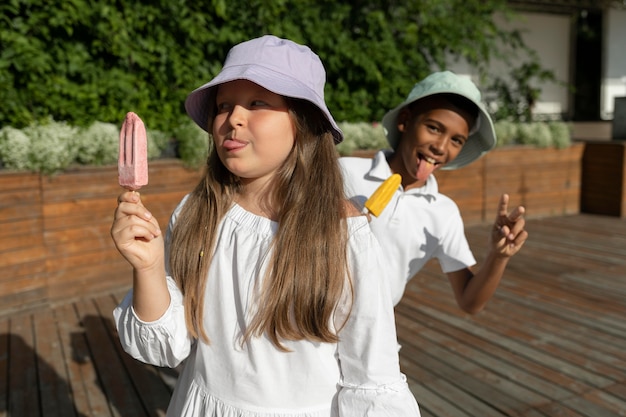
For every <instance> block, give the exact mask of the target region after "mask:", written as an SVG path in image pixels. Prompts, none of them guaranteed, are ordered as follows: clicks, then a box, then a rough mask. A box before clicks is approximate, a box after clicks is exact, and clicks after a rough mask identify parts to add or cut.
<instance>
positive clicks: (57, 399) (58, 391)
mask: <svg viewBox="0 0 626 417" xmlns="http://www.w3.org/2000/svg"><path fill="white" fill-rule="evenodd" d="M33 330H34V332H35V335H36V336H35V349H36V352H37V375H38V387H39V401H40V402H41V411H42V413H41V415H42V416H43V417H66V416H67V417H72V416H76V412H75V410H74V399H73V396H72V390H71V387H70V385H69V383H68V375H67V372H66V369H65V360H64V358H63V353H64V352H63V349H62V344H61V341H60V340H59V333H58V331H57V323H56V320H55V319H54V315H53V314H50V312H48V311H40V312H38V313H36V314H33Z"/></svg>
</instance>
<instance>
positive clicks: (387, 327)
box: [114, 200, 420, 417]
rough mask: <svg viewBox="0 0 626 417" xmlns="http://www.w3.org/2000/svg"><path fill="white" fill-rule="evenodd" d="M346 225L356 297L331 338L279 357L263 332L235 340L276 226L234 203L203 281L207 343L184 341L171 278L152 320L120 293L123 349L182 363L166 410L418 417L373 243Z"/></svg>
mask: <svg viewBox="0 0 626 417" xmlns="http://www.w3.org/2000/svg"><path fill="white" fill-rule="evenodd" d="M182 204H184V200H183V202H182V203H181V205H179V207H178V208H177V209H176V211H175V212H174V215H173V216H172V219H171V221H170V226H169V228H168V233H167V235H168V236H169V235H170V233H171V227H172V225H173V223H174V222H175V221H176V217H177V215H178V213H179V211H180V208H181V206H182ZM347 221H348V229H349V233H350V239H349V245H348V258H349V263H350V267H351V271H352V279H353V284H354V294H355V298H354V304H353V306H352V311H351V314H350V318H349V320H348V321H347V323H346V325H345V327H344V328H343V329H342V330H341V331H340V333H339V338H340V341H339V342H338V343H313V342H308V341H297V342H293V341H287V342H284V345H285V346H286V347H288V348H289V349H290V350H291V351H290V352H286V353H285V352H281V351H279V350H277V349H276V347H275V346H274V345H273V344H272V343H271V342H270V341H269V339H268V338H267V337H265V336H263V337H258V338H252V339H251V340H249V341H248V342H247V343H245V344H244V345H243V346H242V344H241V339H240V337H241V334H242V328H245V325H246V322H247V321H248V320H249V314H250V311H251V309H252V308H253V303H254V302H255V291H256V290H257V288H258V287H259V281H260V280H261V279H262V278H263V271H264V270H265V268H266V265H267V262H268V259H269V255H268V251H269V250H270V249H269V247H270V243H271V241H272V238H273V236H274V234H275V231H276V228H277V223H275V222H272V221H270V220H269V219H267V218H264V217H260V216H257V215H254V214H252V213H250V212H247V211H245V210H244V209H243V208H242V207H240V206H238V205H234V206H233V207H232V209H231V210H230V211H229V212H228V213H227V215H226V217H225V219H224V220H223V222H222V224H221V225H220V228H219V232H218V239H217V247H216V252H215V256H214V260H213V263H212V265H211V269H210V272H209V277H208V281H207V287H206V294H205V303H204V323H203V324H204V328H205V329H206V332H207V334H208V336H209V338H210V344H206V343H204V342H202V341H198V340H195V339H194V340H192V339H191V338H190V336H189V334H188V332H187V329H186V327H185V320H184V307H183V299H182V294H181V292H180V290H179V289H178V287H177V286H176V285H175V283H174V281H173V280H172V278H171V277H169V276H168V278H167V279H168V288H169V291H170V294H171V303H170V306H169V308H168V309H167V311H166V312H165V314H164V315H163V316H162V317H161V318H159V319H158V320H156V321H154V322H143V321H141V320H140V319H139V318H137V316H136V315H135V313H134V311H133V308H132V302H131V301H132V294H131V293H129V294H128V295H127V296H126V297H125V299H124V300H123V301H122V303H121V304H120V305H119V306H118V307H117V308H116V309H115V311H114V317H115V322H116V325H117V329H118V332H119V336H120V341H121V344H122V346H123V347H124V349H125V351H126V352H128V353H129V354H130V355H131V356H133V357H134V358H136V359H138V360H140V361H143V362H146V363H149V364H153V365H157V366H168V367H175V366H177V365H179V364H180V363H181V362H183V361H184V367H183V370H182V371H181V374H180V376H179V378H178V382H177V385H176V388H175V390H174V393H173V396H172V400H171V402H170V405H169V407H168V410H167V416H171V417H174V416H176V417H191V416H193V417H199V416H207V417H208V416H215V417H296V416H298V417H304V416H307V417H322V416H324V417H328V416H342V417H363V416H412V417H415V416H419V415H420V414H419V409H418V405H417V402H416V400H415V398H414V396H413V394H412V393H411V392H410V390H409V388H408V385H407V383H406V378H405V377H404V375H403V374H401V373H400V368H399V359H398V344H397V338H396V332H395V321H394V313H393V305H392V301H391V297H390V295H389V289H388V287H387V284H386V282H387V280H385V279H383V278H384V274H385V273H384V269H383V268H382V266H381V262H380V260H381V259H382V258H381V256H380V254H381V251H380V247H379V245H378V243H377V241H376V239H375V238H374V237H373V234H372V233H371V231H370V229H369V227H368V223H367V220H366V218H365V217H364V216H359V217H354V218H349V219H348V220H347ZM166 240H169V239H168V238H167V239H166ZM166 248H167V244H166ZM166 257H167V255H166ZM339 310H340V311H339V312H338V313H337V316H338V317H336V322H337V323H339V322H342V320H341V318H342V317H341V316H342V314H345V313H346V309H345V308H343V309H341V308H340V309H339ZM344 317H345V316H344Z"/></svg>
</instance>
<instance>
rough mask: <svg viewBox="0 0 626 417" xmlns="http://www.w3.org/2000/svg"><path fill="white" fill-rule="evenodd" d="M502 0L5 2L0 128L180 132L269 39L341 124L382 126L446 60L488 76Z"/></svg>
mask: <svg viewBox="0 0 626 417" xmlns="http://www.w3.org/2000/svg"><path fill="white" fill-rule="evenodd" d="M506 11H507V9H506V2H505V1H503V0H486V1H480V0H468V1H461V0H447V1H442V0H419V1H404V2H401V1H375V0H373V1H351V2H338V1H331V0H315V1H314V0H299V1H287V0H251V1H242V0H228V1H226V0H212V1H210V2H208V1H206V2H195V1H185V0H178V1H175V0H172V1H166V0H149V1H148V0H138V1H128V0H117V1H114V0H99V1H95V0H62V1H61V0H5V1H3V2H2V3H1V4H0V19H2V25H0V45H1V47H0V48H1V49H0V85H2V88H0V102H2V106H0V127H2V126H7V125H11V126H14V127H17V128H21V127H24V126H27V125H29V124H31V123H32V122H37V121H40V120H46V119H48V118H49V117H52V118H53V119H54V120H60V121H66V122H68V123H70V124H74V125H78V126H87V125H90V124H91V123H92V122H94V121H96V120H97V121H101V122H108V123H115V124H117V125H120V124H121V122H122V120H123V118H124V115H125V113H126V112H127V111H134V112H136V113H137V114H138V115H139V116H140V117H142V119H143V120H144V121H145V123H146V126H148V127H150V128H153V129H158V130H161V131H164V132H173V131H174V130H175V129H176V127H177V126H180V124H181V123H183V122H184V118H185V113H184V109H183V102H184V99H185V97H186V95H187V94H188V93H189V92H190V91H191V90H192V89H194V88H196V87H198V86H200V85H201V84H203V83H205V82H207V81H208V80H209V79H210V78H211V77H212V76H214V75H215V74H216V73H217V72H218V71H219V69H220V68H221V65H222V62H223V60H224V57H225V55H226V53H227V51H228V49H229V48H230V47H231V46H233V45H234V44H236V43H238V42H241V41H243V40H247V39H250V38H252V37H256V36H259V35H262V34H266V33H272V34H275V35H277V36H281V37H286V38H290V39H292V40H294V41H296V42H300V43H304V44H307V45H309V46H310V47H311V48H312V49H313V50H314V51H315V52H317V53H318V54H319V55H320V57H321V59H322V61H323V62H324V64H325V66H326V68H327V77H328V85H327V89H326V96H327V97H326V98H327V101H328V104H329V107H330V109H331V111H332V112H333V114H334V115H335V117H336V118H337V120H339V121H344V120H346V121H352V122H354V121H376V120H380V118H381V117H382V115H383V114H384V112H385V111H386V110H387V109H389V108H392V107H394V106H395V105H397V104H398V103H399V102H400V101H402V99H403V98H404V96H405V94H407V92H408V91H409V90H410V88H411V86H412V85H413V83H415V82H416V81H417V80H419V79H420V78H422V77H424V76H425V75H427V74H428V73H429V72H430V71H431V70H433V69H438V68H441V67H443V66H444V63H445V61H446V60H449V59H450V57H453V58H461V57H462V58H464V59H465V60H467V61H468V62H469V63H470V64H473V65H475V66H477V67H478V68H479V69H481V70H482V71H483V73H486V69H487V68H488V62H489V60H491V59H493V58H496V57H497V55H498V52H497V48H495V46H494V45H495V44H496V43H498V44H500V45H502V46H504V47H507V48H508V47H512V48H519V47H522V45H521V42H520V40H519V34H517V33H515V32H506V31H502V30H499V29H498V28H497V27H496V26H495V24H494V22H493V13H494V12H504V13H506Z"/></svg>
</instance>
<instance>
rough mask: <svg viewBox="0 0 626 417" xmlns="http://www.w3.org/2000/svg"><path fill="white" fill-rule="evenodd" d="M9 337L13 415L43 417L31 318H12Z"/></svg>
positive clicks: (10, 387) (24, 316) (22, 316)
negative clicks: (38, 397) (36, 399)
mask: <svg viewBox="0 0 626 417" xmlns="http://www.w3.org/2000/svg"><path fill="white" fill-rule="evenodd" d="M10 331H11V333H10V336H9V357H10V359H9V395H8V397H9V406H8V415H9V416H20V417H39V416H41V409H40V408H39V401H34V399H35V398H37V396H38V385H37V358H36V353H35V348H34V344H35V343H34V335H33V326H32V319H31V316H30V315H28V314H21V315H16V316H15V317H13V318H12V319H11V327H10Z"/></svg>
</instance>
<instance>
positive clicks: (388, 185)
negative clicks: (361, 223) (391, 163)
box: [365, 174, 402, 217]
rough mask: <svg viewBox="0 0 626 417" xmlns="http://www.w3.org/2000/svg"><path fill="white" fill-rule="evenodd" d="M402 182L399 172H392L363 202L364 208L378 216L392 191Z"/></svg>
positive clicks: (389, 198) (387, 202)
mask: <svg viewBox="0 0 626 417" xmlns="http://www.w3.org/2000/svg"><path fill="white" fill-rule="evenodd" d="M401 182H402V177H401V176H400V174H393V175H392V176H391V177H389V178H387V179H386V180H385V181H384V182H383V183H382V184H380V185H379V186H378V188H377V189H376V191H374V194H372V196H371V197H370V198H368V199H367V201H366V202H365V208H366V209H368V210H369V212H370V213H372V214H373V215H374V216H376V217H378V216H379V215H380V213H382V211H383V209H384V208H385V207H386V206H387V204H389V201H390V200H391V197H392V196H393V193H395V192H396V190H397V189H398V186H399V185H400V183H401Z"/></svg>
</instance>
